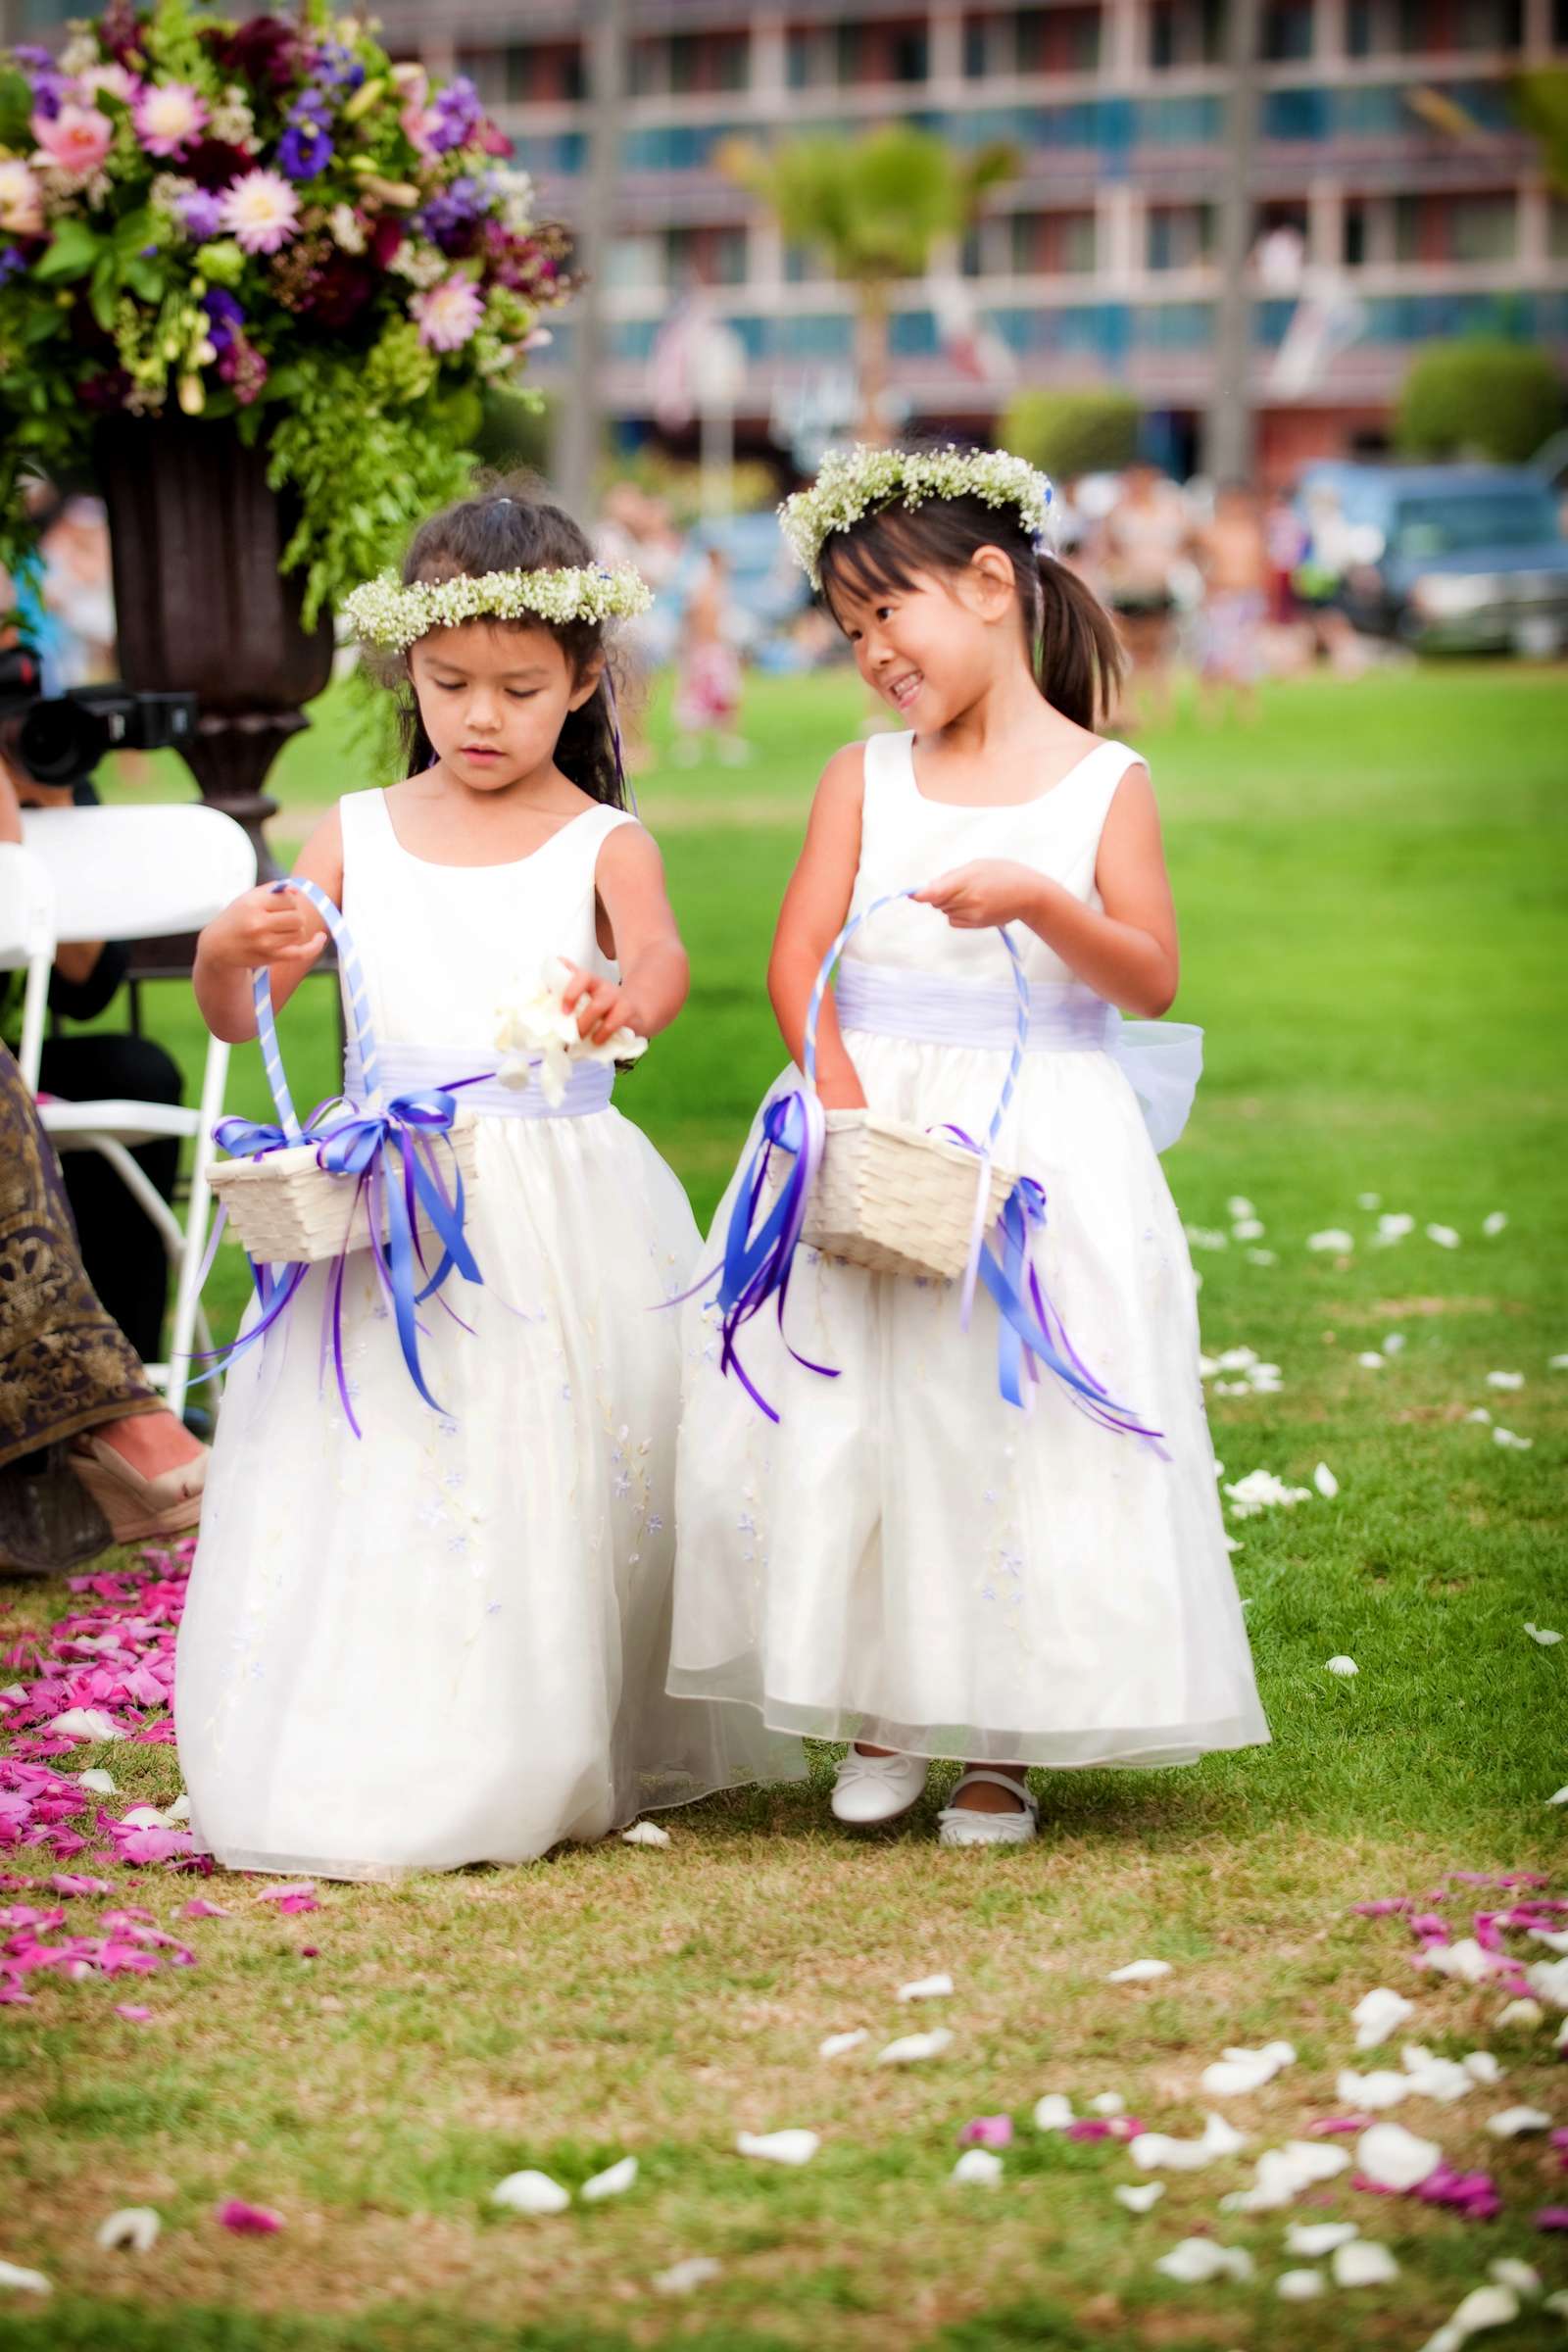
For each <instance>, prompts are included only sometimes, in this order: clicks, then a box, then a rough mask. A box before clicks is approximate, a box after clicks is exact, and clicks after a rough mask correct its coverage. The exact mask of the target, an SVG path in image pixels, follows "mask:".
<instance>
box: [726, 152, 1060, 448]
mask: <svg viewBox="0 0 1568 2352" xmlns="http://www.w3.org/2000/svg"><path fill="white" fill-rule="evenodd" d="M720 162H721V164H722V166H723V169H724V170H725V171H726V172H728V173H729V174H730V176H731V177H732V178H733V179H736V180H738V181H739V182H740V184H741V185H742V186H743V187H746V188H750V189H751V191H752V192H753V194H754V195H756V196H759V197H760V199H761V200H762V202H763V203H764V204H765V205H766V207H767V209H768V211H769V212H770V213H771V214H772V215H773V218H774V220H775V221H777V222H778V225H779V228H780V230H781V231H782V233H783V235H784V236H785V237H786V238H787V239H788V240H789V241H790V243H791V244H795V245H805V246H809V247H810V248H812V249H813V250H814V251H816V252H818V253H820V254H822V255H824V256H825V258H826V259H827V261H828V263H829V265H830V267H831V269H832V271H833V274H834V276H835V277H837V278H840V279H842V280H843V281H844V283H846V284H847V285H853V286H854V288H855V295H856V322H855V358H856V371H857V375H858V383H859V399H860V435H861V438H862V439H863V440H866V441H880V440H883V439H885V437H886V434H885V426H884V419H883V413H882V412H883V402H884V394H885V392H886V388H887V378H888V313H889V309H890V307H891V303H892V297H893V289H894V287H895V286H896V285H897V283H898V282H899V280H900V279H901V278H910V277H922V276H924V275H925V273H926V271H927V270H928V269H929V268H930V265H931V256H932V250H933V248H934V247H935V246H936V245H937V243H938V242H939V240H943V239H947V238H955V237H961V236H962V235H963V234H964V232H965V231H966V230H967V229H968V228H969V227H971V226H972V224H973V222H974V220H975V218H976V215H977V214H978V212H979V209H980V202H981V198H982V197H983V196H984V194H985V192H986V190H987V189H988V188H992V187H995V186H996V185H997V183H998V182H999V181H1001V180H1005V179H1010V178H1011V177H1012V175H1013V173H1014V172H1016V171H1017V168H1018V165H1017V157H1016V154H1015V152H1014V150H1013V149H1012V148H1010V147H1007V146H1002V145H994V146H986V147H979V148H976V149H975V151H974V152H973V154H969V155H965V154H961V153H959V152H958V151H957V150H956V149H955V148H953V147H951V146H950V145H949V144H948V142H947V141H946V140H945V139H940V138H938V137H936V136H935V135H934V133H932V132H931V131H926V130H916V129H914V128H913V127H912V126H911V125H910V124H908V123H890V124H889V125H888V126H887V127H886V128H884V129H881V130H871V131H866V132H864V133H863V134H862V135H861V136H860V137H858V138H856V139H834V138H823V137H820V136H813V137H810V138H801V139H791V140H788V141H786V142H785V143H784V144H783V145H782V146H779V147H774V148H771V149H769V150H766V151H763V150H762V149H760V148H758V147H754V146H752V145H751V144H750V142H748V141H745V140H731V141H729V142H727V144H726V146H725V148H724V150H723V152H722V154H721V156H720Z"/></svg>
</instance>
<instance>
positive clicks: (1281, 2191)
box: [1220, 2139, 1350, 2213]
mask: <svg viewBox="0 0 1568 2352" xmlns="http://www.w3.org/2000/svg"><path fill="white" fill-rule="evenodd" d="M1349 2162H1350V2159H1349V2157H1348V2155H1347V2154H1346V2152H1345V2150H1344V2149H1343V2148H1331V2147H1326V2146H1325V2145H1324V2143H1323V2141H1322V2140H1320V2139H1290V2140H1287V2141H1286V2143H1285V2145H1284V2147H1283V2148H1265V2149H1264V2151H1263V2153H1262V2155H1261V2156H1260V2157H1259V2158H1258V2160H1257V2170H1256V2172H1255V2174H1254V2176H1253V2180H1252V2185H1251V2187H1250V2188H1241V2189H1237V2190H1235V2191H1234V2192H1233V2194H1232V2195H1230V2196H1228V2197H1221V2199H1220V2210H1221V2211H1222V2212H1223V2213H1277V2212H1278V2211H1279V2210H1280V2208H1281V2206H1283V2205H1290V2204H1293V2203H1294V2202H1295V2200H1296V2199H1297V2198H1298V2197H1299V2195H1300V2194H1301V2192H1302V2190H1303V2189H1307V2188H1311V2187H1313V2186H1314V2185H1315V2183H1316V2182H1318V2181H1319V2180H1333V2178H1334V2176H1335V2175H1336V2173H1343V2172H1345V2171H1346V2170H1347V2169H1348V2165H1349Z"/></svg>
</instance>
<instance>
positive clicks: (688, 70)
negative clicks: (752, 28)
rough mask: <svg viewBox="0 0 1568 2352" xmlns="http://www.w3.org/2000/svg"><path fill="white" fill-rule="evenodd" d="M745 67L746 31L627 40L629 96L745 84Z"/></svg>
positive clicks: (748, 54) (748, 60) (748, 64)
mask: <svg viewBox="0 0 1568 2352" xmlns="http://www.w3.org/2000/svg"><path fill="white" fill-rule="evenodd" d="M751 71H752V51H751V36H750V34H749V33H746V32H740V31H731V32H674V33H668V34H665V35H662V36H660V37H655V38H650V39H646V40H637V41H633V42H632V44H631V50H630V58H629V66H628V80H629V83H630V88H631V94H632V96H633V97H634V98H667V97H672V96H673V97H685V96H687V95H692V96H707V95H709V94H710V93H711V92H714V91H722V90H744V89H746V88H748V87H749V85H750V82H751Z"/></svg>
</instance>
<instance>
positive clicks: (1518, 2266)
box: [1487, 2254, 1542, 2295]
mask: <svg viewBox="0 0 1568 2352" xmlns="http://www.w3.org/2000/svg"><path fill="white" fill-rule="evenodd" d="M1487 2277H1488V2278H1495V2280H1496V2282H1497V2284H1498V2285H1499V2286H1511V2287H1512V2288H1513V2291H1514V2293H1515V2294H1516V2295H1539V2294H1540V2292H1541V2285H1542V2279H1541V2273H1540V2272H1539V2271H1538V2270H1537V2269H1536V2267H1535V2265H1534V2263H1530V2262H1520V2261H1519V2259H1518V2257H1517V2256H1516V2255H1513V2254H1499V2255H1498V2256H1497V2257H1496V2260H1495V2262H1489V2263H1488V2265H1487Z"/></svg>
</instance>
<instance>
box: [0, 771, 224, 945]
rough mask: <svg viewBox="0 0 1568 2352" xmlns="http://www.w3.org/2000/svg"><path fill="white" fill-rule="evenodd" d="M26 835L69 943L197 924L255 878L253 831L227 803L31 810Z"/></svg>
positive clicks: (159, 934)
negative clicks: (50, 887)
mask: <svg viewBox="0 0 1568 2352" xmlns="http://www.w3.org/2000/svg"><path fill="white" fill-rule="evenodd" d="M22 837H23V840H24V842H25V846H26V847H27V849H28V850H30V851H31V852H32V854H33V855H34V857H36V858H38V859H39V860H40V861H41V862H42V863H43V864H44V865H45V866H46V867H47V868H48V870H49V874H50V877H51V879H52V881H53V884H54V893H55V933H56V937H57V938H58V939H60V940H65V941H70V940H77V939H167V938H170V937H172V935H173V934H175V933H177V932H181V931H197V930H200V928H201V926H202V924H203V923H208V922H211V921H212V918H213V916H214V915H215V914H218V913H219V912H220V911H221V909H222V908H223V907H226V906H227V905H228V903H229V901H230V900H231V899H236V898H238V896H239V894H240V892H241V891H242V890H249V889H250V887H251V885H252V883H253V882H254V881H255V880H256V852H255V850H254V849H253V848H252V846H251V840H250V836H249V835H248V834H247V833H246V832H245V831H244V829H243V827H242V826H239V825H237V824H236V823H235V822H234V819H233V818H232V817H231V816H225V815H224V814H223V813H222V810H221V809H206V808H201V807H197V806H194V805H188V804H187V805H184V806H177V807H174V808H169V809H24V811H23V816H22Z"/></svg>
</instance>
